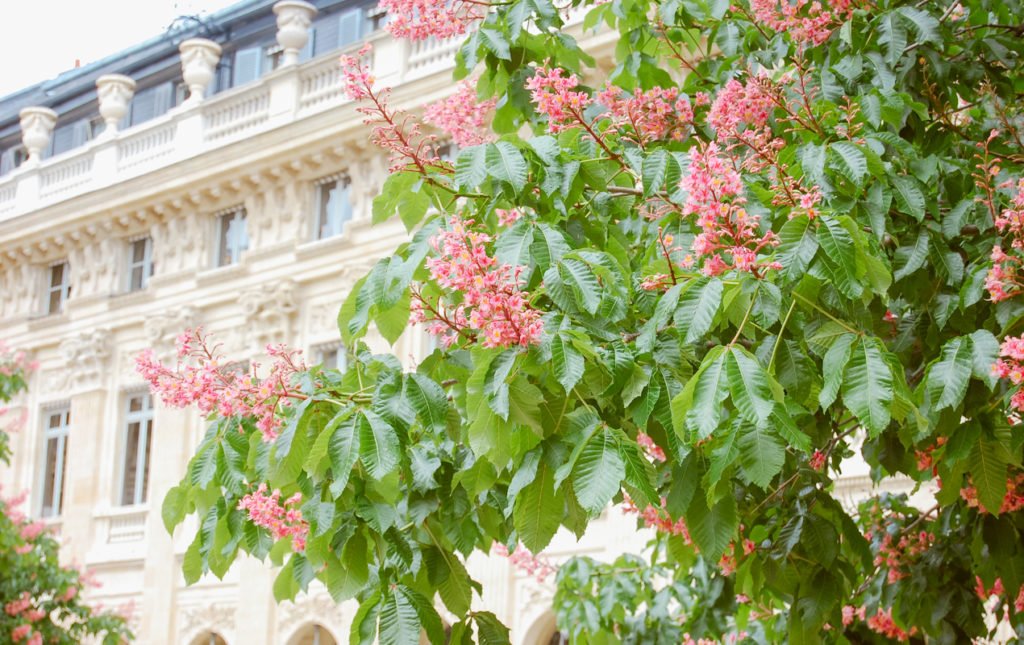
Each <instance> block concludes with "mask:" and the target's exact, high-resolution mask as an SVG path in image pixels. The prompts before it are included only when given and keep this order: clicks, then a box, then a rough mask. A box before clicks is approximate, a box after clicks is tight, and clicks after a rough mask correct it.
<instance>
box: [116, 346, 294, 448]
mask: <svg viewBox="0 0 1024 645" xmlns="http://www.w3.org/2000/svg"><path fill="white" fill-rule="evenodd" d="M217 350H218V348H217V346H214V347H211V346H210V345H209V344H208V342H207V338H206V336H204V335H203V332H202V330H201V329H195V330H187V331H185V332H184V333H182V334H181V335H180V336H178V359H179V360H178V364H177V365H176V366H175V368H174V369H171V368H169V367H167V366H165V365H163V364H162V363H160V362H159V361H158V360H157V359H156V357H155V355H154V354H153V351H152V350H146V351H144V352H142V353H141V354H140V355H139V356H138V357H136V359H135V367H136V370H138V372H139V374H141V375H142V377H143V378H144V379H146V381H148V382H149V386H150V388H151V389H152V390H153V393H154V394H158V395H160V399H161V400H162V401H163V402H164V403H166V404H167V405H170V406H174V407H179V408H183V407H188V406H190V405H195V406H196V407H198V408H199V410H200V411H201V412H202V413H203V414H211V413H214V412H215V413H217V414H219V415H221V416H224V417H230V416H234V415H240V416H244V417H251V418H253V419H255V420H256V427H257V428H259V430H260V432H261V433H263V439H264V440H265V441H270V440H271V439H273V438H275V437H276V436H277V431H278V428H280V426H281V423H282V421H281V418H280V417H279V416H278V414H277V412H278V410H279V408H282V407H288V406H290V405H291V401H290V399H292V398H303V397H302V395H300V394H298V393H297V392H295V391H294V390H292V388H291V381H292V378H293V377H294V376H295V375H296V374H297V373H299V372H302V371H305V369H306V366H305V365H304V364H303V363H302V362H301V361H299V360H298V358H297V356H298V354H299V353H300V352H299V351H297V350H289V349H287V348H286V347H284V346H283V345H268V346H267V353H268V354H269V355H270V356H271V357H272V358H273V359H274V362H273V363H272V364H271V366H270V372H269V373H268V374H267V376H266V377H265V378H260V377H258V376H257V375H256V370H257V369H258V367H259V365H257V364H255V363H254V364H253V365H252V366H251V368H250V371H249V373H248V374H243V373H241V372H240V371H232V370H230V369H229V368H228V367H227V366H224V365H222V364H221V362H220V360H219V357H218V353H217ZM182 359H186V360H188V361H191V362H194V363H195V365H192V364H189V363H188V362H184V363H183V362H182Z"/></svg>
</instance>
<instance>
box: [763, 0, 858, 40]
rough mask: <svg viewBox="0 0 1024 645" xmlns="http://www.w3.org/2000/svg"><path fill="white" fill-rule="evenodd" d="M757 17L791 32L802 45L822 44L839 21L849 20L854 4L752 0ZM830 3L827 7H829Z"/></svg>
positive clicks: (848, 1) (846, 0) (840, 0)
mask: <svg viewBox="0 0 1024 645" xmlns="http://www.w3.org/2000/svg"><path fill="white" fill-rule="evenodd" d="M750 6H751V8H752V9H753V10H754V17H755V18H756V19H757V20H758V21H760V22H761V23H764V24H765V25H767V26H768V27H769V28H771V29H773V30H774V31H777V32H779V33H786V34H789V37H790V38H792V39H793V41H794V42H796V43H799V44H801V45H821V44H822V43H824V42H825V41H826V40H828V38H829V36H831V35H832V31H833V30H834V29H835V28H836V26H838V25H839V23H841V22H843V21H845V20H849V18H850V17H851V16H852V15H853V10H854V8H855V5H854V3H853V2H852V1H851V0H831V2H829V3H827V4H825V3H822V2H820V1H819V0H814V1H813V2H812V1H810V0H795V2H790V0H781V1H780V0H751V2H750ZM826 7H827V8H826Z"/></svg>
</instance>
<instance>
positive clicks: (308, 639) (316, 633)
mask: <svg viewBox="0 0 1024 645" xmlns="http://www.w3.org/2000/svg"><path fill="white" fill-rule="evenodd" d="M289 645H338V641H336V640H334V637H333V636H331V634H330V632H328V631H327V630H326V629H324V628H323V627H321V626H320V625H317V624H313V625H307V626H306V627H304V628H303V629H301V630H300V631H299V633H297V634H296V635H295V636H293V637H292V638H291V640H290V641H289Z"/></svg>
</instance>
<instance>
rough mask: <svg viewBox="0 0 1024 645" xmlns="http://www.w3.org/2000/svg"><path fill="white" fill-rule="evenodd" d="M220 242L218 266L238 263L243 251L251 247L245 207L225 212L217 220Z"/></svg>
mask: <svg viewBox="0 0 1024 645" xmlns="http://www.w3.org/2000/svg"><path fill="white" fill-rule="evenodd" d="M217 226H218V230H219V232H220V235H219V239H220V244H219V245H218V250H217V266H222V267H224V266H228V265H229V264H236V263H237V262H238V261H239V260H240V259H241V257H242V251H244V250H246V249H247V248H249V232H248V230H247V228H246V224H245V209H244V208H240V209H238V210H236V211H232V212H230V213H224V214H223V215H221V216H220V219H219V220H218V222H217Z"/></svg>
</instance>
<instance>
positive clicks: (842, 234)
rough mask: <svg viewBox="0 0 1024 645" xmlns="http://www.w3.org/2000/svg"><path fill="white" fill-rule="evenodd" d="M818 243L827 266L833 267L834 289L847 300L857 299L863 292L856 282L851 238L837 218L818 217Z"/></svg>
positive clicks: (854, 257) (855, 267)
mask: <svg viewBox="0 0 1024 645" xmlns="http://www.w3.org/2000/svg"><path fill="white" fill-rule="evenodd" d="M818 219H819V221H820V222H821V225H819V226H818V243H819V244H820V245H821V248H822V250H824V251H825V257H826V258H828V260H829V264H830V265H831V266H833V267H835V269H834V271H833V275H834V276H835V279H836V285H835V286H836V288H837V289H839V290H840V291H841V292H842V293H843V294H844V295H846V296H847V297H849V298H857V297H859V296H860V294H861V292H862V291H863V289H862V287H861V286H860V283H859V282H858V280H857V260H856V253H855V249H854V245H853V238H852V237H851V236H850V232H849V231H847V230H846V228H845V227H844V226H843V224H842V222H841V221H840V220H839V219H837V218H832V217H820V218H818Z"/></svg>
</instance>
